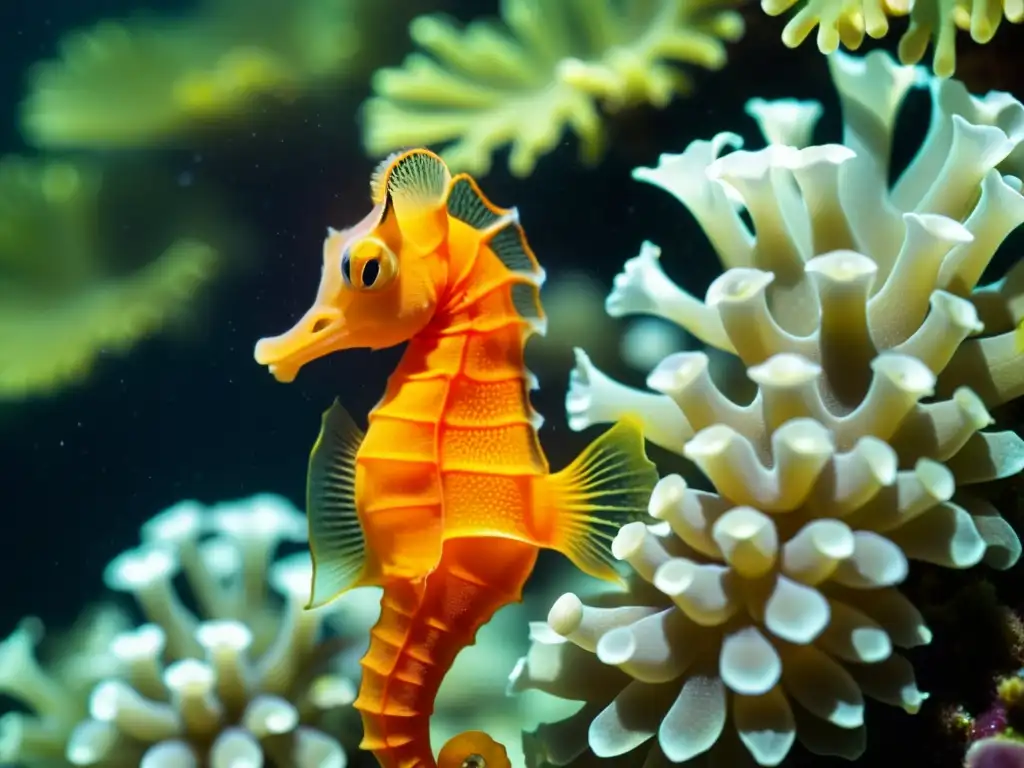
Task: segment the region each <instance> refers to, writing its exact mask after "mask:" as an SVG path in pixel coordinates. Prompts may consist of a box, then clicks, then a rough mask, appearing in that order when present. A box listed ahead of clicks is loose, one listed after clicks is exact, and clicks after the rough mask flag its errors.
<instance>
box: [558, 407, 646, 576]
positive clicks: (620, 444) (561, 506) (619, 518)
mask: <svg viewBox="0 0 1024 768" xmlns="http://www.w3.org/2000/svg"><path fill="white" fill-rule="evenodd" d="M657 481H658V473H657V471H656V470H655V467H654V464H653V463H652V462H651V461H650V460H649V459H648V458H647V454H646V453H645V452H644V439H643V434H642V433H641V431H640V427H639V425H638V424H637V423H636V422H635V421H632V420H624V421H620V422H619V423H618V424H616V425H615V426H613V427H612V428H611V429H609V430H608V431H607V432H605V433H604V434H603V435H601V436H600V437H598V438H597V439H596V440H594V442H592V443H591V444H590V445H589V446H587V448H585V449H584V451H583V452H582V453H581V454H580V455H579V456H578V457H576V460H575V461H573V462H572V463H571V464H570V465H569V466H567V467H566V468H565V469H563V470H561V471H560V472H556V473H554V474H552V475H549V476H548V477H547V478H545V480H544V483H545V486H546V487H545V488H544V497H543V506H544V507H546V510H545V509H542V510H539V514H541V515H552V516H553V517H552V518H551V519H553V524H552V525H551V526H550V531H551V540H550V541H548V542H541V543H542V544H543V545H544V546H548V547H551V548H552V549H557V550H558V551H559V552H562V553H563V554H564V555H566V556H567V557H568V558H569V559H570V560H572V562H573V564H574V565H576V567H577V568H579V569H580V570H581V571H583V572H584V573H587V574H589V575H591V576H595V577H597V578H599V579H605V580H607V581H621V578H622V577H621V576H620V575H619V573H618V571H617V570H616V569H615V558H614V557H613V556H612V553H611V542H612V540H613V539H614V538H615V534H616V533H617V532H618V530H619V528H621V527H622V526H623V525H625V524H626V523H628V522H631V521H634V520H642V519H646V516H647V506H648V502H649V501H650V496H651V491H652V490H653V489H654V485H655V483H657Z"/></svg>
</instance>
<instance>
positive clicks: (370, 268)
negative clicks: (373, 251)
mask: <svg viewBox="0 0 1024 768" xmlns="http://www.w3.org/2000/svg"><path fill="white" fill-rule="evenodd" d="M379 275H380V259H367V261H366V263H365V264H363V275H362V280H363V287H364V288H370V287H372V286H373V284H374V283H375V282H377V277H378V276H379Z"/></svg>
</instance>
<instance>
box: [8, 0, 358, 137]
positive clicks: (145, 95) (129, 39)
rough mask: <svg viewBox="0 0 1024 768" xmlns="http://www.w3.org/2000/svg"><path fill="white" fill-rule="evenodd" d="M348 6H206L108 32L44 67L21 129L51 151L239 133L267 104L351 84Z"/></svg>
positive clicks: (298, 1) (342, 0)
mask: <svg viewBox="0 0 1024 768" xmlns="http://www.w3.org/2000/svg"><path fill="white" fill-rule="evenodd" d="M357 10H358V4H357V3H355V2H353V1H352V0H295V1H294V2H287V3H281V2H277V1H276V0H257V1H256V2H242V1H241V0H207V2H205V3H204V4H203V5H202V6H201V8H200V9H199V10H198V11H197V12H196V13H195V14H193V15H192V16H189V17H183V18H173V19H162V20H158V19H154V18H133V19H129V20H125V21H113V20H107V21H101V22H99V23H98V24H96V25H95V26H94V27H93V28H91V29H87V30H77V31H74V32H71V33H69V34H68V35H67V36H66V37H65V38H64V39H63V40H62V41H61V46H60V56H59V58H57V59H55V60H51V61H44V62H41V63H39V64H37V65H36V66H35V67H34V68H33V69H32V71H31V74H30V77H29V95H28V97H27V99H26V100H25V102H24V104H23V106H22V128H23V132H24V134H25V136H26V138H27V139H28V140H29V141H30V142H31V143H32V144H34V145H36V146H40V147H46V148H69V147H74V148H110V147H138V146H154V145H159V144H165V143H168V142H172V141H175V140H178V139H180V138H182V137H183V136H186V135H188V134H190V133H191V132H192V131H193V130H194V129H196V128H199V127H203V126H210V125H213V124H217V123H223V122H232V121H234V120H236V119H238V118H239V117H240V116H242V115H245V114H247V113H249V111H250V106H251V103H252V101H253V100H254V99H255V98H257V97H261V96H271V97H275V98H278V99H285V100H289V99H293V98H295V97H297V96H301V95H302V94H304V93H308V92H310V91H311V90H313V89H315V88H317V87H322V86H323V85H324V84H325V83H327V82H331V81H334V80H336V79H337V78H339V77H341V76H343V75H344V73H345V71H346V70H347V68H348V67H349V66H350V65H351V63H352V61H353V59H354V57H355V56H356V54H357V52H358V50H359V44H360V40H361V38H360V35H359V33H358V26H357V20H358V15H357V13H356V11H357Z"/></svg>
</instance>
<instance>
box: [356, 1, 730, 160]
mask: <svg viewBox="0 0 1024 768" xmlns="http://www.w3.org/2000/svg"><path fill="white" fill-rule="evenodd" d="M733 4H734V3H733V2H731V0H713V1H712V2H693V0H636V1H635V2H632V3H628V4H627V3H624V2H620V1H619V0H563V2H546V0H505V1H504V2H503V3H502V11H501V15H502V18H503V20H504V23H500V22H497V21H491V20H479V21H473V22H471V23H470V24H468V25H467V26H466V27H465V29H459V28H458V26H457V25H456V23H455V22H454V21H452V20H451V19H448V18H445V17H442V16H437V15H430V16H421V17H419V18H417V19H415V20H414V21H413V23H412V25H411V26H410V34H411V36H412V39H413V40H414V41H415V42H416V44H417V45H419V47H420V48H421V49H422V50H423V53H413V54H411V55H410V56H409V57H408V58H407V59H406V61H405V63H404V64H403V66H402V67H401V68H395V69H384V70H381V71H379V72H378V73H377V74H376V75H375V76H374V79H373V87H374V91H375V94H376V95H375V96H374V97H373V98H371V99H370V100H369V101H368V102H367V103H366V105H365V118H366V121H365V126H366V127H365V132H364V140H365V144H366V149H367V151H368V152H369V153H370V154H372V155H384V154H386V153H388V152H390V151H392V150H394V149H397V148H400V147H404V146H408V145H414V144H429V145H435V144H441V145H447V146H446V147H445V148H444V150H443V151H442V155H443V156H444V158H445V161H446V162H447V163H448V164H449V165H450V166H451V167H453V168H455V169H458V170H467V171H471V172H474V173H478V174H479V173H485V172H486V171H487V170H488V169H489V168H490V164H491V153H492V152H494V151H495V150H496V149H498V148H499V147H501V146H502V145H505V144H510V145H511V156H510V158H509V168H510V170H511V171H512V173H514V174H515V175H517V176H525V175H527V174H529V173H530V172H531V170H532V169H533V167H534V165H535V164H536V162H537V158H538V157H540V156H541V155H543V154H544V153H546V152H548V151H549V150H551V148H552V147H554V146H555V144H556V143H557V142H558V141H559V140H560V138H561V136H562V134H563V132H564V130H565V129H566V128H568V129H570V130H571V131H572V132H573V133H575V134H576V136H577V137H578V138H579V141H580V143H581V151H582V155H583V157H584V159H585V160H591V161H593V160H595V159H596V158H597V157H598V156H599V155H600V153H601V149H602V131H601V117H600V114H599V111H598V106H597V104H598V103H600V105H601V106H602V107H603V108H604V109H605V110H607V111H616V110H619V109H622V108H625V107H628V106H631V105H634V104H638V103H645V102H646V103H649V104H653V105H654V106H656V107H663V106H665V105H666V104H668V103H669V101H670V100H671V99H672V97H673V96H674V95H676V94H678V93H687V92H689V91H690V90H691V88H692V86H693V82H692V80H691V78H690V77H689V76H688V75H687V74H686V72H685V71H684V70H683V69H681V68H679V67H678V66H677V65H679V64H690V65H693V64H695V65H698V66H702V67H705V68H707V69H719V68H721V67H722V66H724V65H725V62H726V49H725V45H724V44H723V41H734V40H737V39H739V37H740V36H741V35H742V33H743V21H742V18H741V17H740V16H739V14H737V13H736V12H734V11H729V10H723V9H724V8H725V7H726V6H729V5H733Z"/></svg>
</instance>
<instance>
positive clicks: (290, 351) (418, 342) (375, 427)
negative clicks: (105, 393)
mask: <svg viewBox="0 0 1024 768" xmlns="http://www.w3.org/2000/svg"><path fill="white" fill-rule="evenodd" d="M371 194H372V200H373V203H374V207H373V209H372V210H371V212H370V213H369V214H368V215H367V216H366V217H365V218H364V219H363V220H362V221H361V222H359V223H358V224H356V225H355V226H354V227H351V228H350V229H347V230H344V231H341V232H338V231H334V230H330V231H329V234H328V237H327V240H326V242H325V244H324V253H323V258H324V263H323V272H322V274H321V280H320V287H319V291H318V293H317V297H316V300H315V301H314V303H313V306H312V307H311V308H310V309H309V310H308V311H307V312H306V314H305V315H304V316H303V317H302V318H301V319H300V320H299V322H298V323H297V324H296V325H295V326H294V327H293V328H292V329H291V330H289V331H287V332H286V333H284V334H283V335H281V336H277V337H274V338H271V339H263V340H261V341H260V342H259V343H258V344H257V346H256V360H257V361H258V362H260V363H261V364H265V365H267V366H268V367H269V368H270V370H271V372H272V373H273V374H274V375H275V376H276V377H277V378H278V379H279V380H281V381H291V380H292V379H294V378H295V376H296V374H297V373H298V371H299V369H300V368H301V367H302V366H303V365H304V364H306V363H308V362H310V361H312V360H314V359H316V358H319V357H322V356H324V355H326V354H329V353H331V352H335V351H339V350H345V349H352V348H360V347H362V348H371V349H379V348H383V347H389V346H394V345H397V344H400V343H402V342H406V341H407V342H408V345H407V348H406V350H405V353H404V355H403V357H402V360H401V362H400V363H399V364H398V366H397V368H396V369H395V371H394V373H393V374H392V375H391V377H390V379H389V380H388V383H387V386H386V388H385V392H384V396H383V398H382V399H381V401H380V403H378V405H377V406H376V407H375V408H374V409H373V410H372V411H371V413H370V415H369V419H368V421H369V427H368V429H367V431H366V432H365V434H364V433H363V432H362V430H360V429H359V427H357V426H356V424H355V422H354V421H353V420H352V419H351V417H349V416H348V414H347V413H346V412H345V411H344V409H343V408H342V407H341V406H340V405H339V404H338V403H335V404H334V406H332V407H331V408H330V409H329V410H328V411H327V412H326V413H325V414H324V420H323V425H322V429H321V432H320V436H319V438H318V440H317V442H316V444H315V446H314V448H313V451H312V454H311V456H310V465H309V478H308V498H307V514H308V517H309V526H310V547H311V550H312V553H313V559H314V564H315V573H314V579H313V586H312V595H311V598H310V605H311V606H316V605H322V604H324V603H326V602H328V601H330V600H332V599H334V598H335V597H337V596H338V595H340V594H341V593H343V592H345V591H347V590H348V589H351V588H353V587H358V586H365V585H377V586H382V587H383V588H384V593H383V596H382V598H381V617H380V620H379V621H378V623H377V624H376V626H375V627H374V628H373V630H372V632H371V643H370V648H369V650H368V651H367V654H366V656H364V658H363V660H362V662H361V663H362V666H363V681H362V685H361V688H360V693H359V698H358V699H357V700H356V703H355V706H356V707H357V708H358V709H360V710H361V712H362V714H363V725H364V739H363V746H364V748H367V749H370V750H372V751H373V752H374V754H375V755H376V756H377V758H378V760H379V761H380V763H381V765H382V766H385V768H392V767H394V768H412V766H433V765H434V758H433V753H432V751H431V749H430V743H429V731H428V726H429V717H430V714H431V712H432V710H433V699H434V696H435V694H436V692H437V689H438V688H439V686H440V683H441V680H442V679H443V677H444V674H445V673H446V672H447V670H448V668H449V667H450V666H451V663H452V662H453V661H454V658H455V655H456V654H457V653H458V651H459V650H461V649H462V648H463V647H465V646H466V645H468V644H470V643H472V642H473V640H474V637H475V635H476V631H477V629H478V628H479V627H480V626H482V625H483V624H484V623H486V622H487V621H489V620H490V618H491V616H492V615H493V614H494V612H495V611H496V610H497V609H498V608H500V607H502V606H503V605H505V604H507V603H509V602H513V601H518V600H520V599H521V597H522V588H523V585H524V584H525V582H526V580H527V578H528V577H529V575H530V573H531V571H532V570H533V566H534V563H535V562H536V558H537V554H538V552H539V550H540V549H541V548H551V549H557V550H559V551H561V552H563V553H565V554H566V555H567V556H568V557H569V558H570V559H571V560H572V561H573V562H574V563H575V564H576V565H577V566H578V567H579V568H580V569H581V570H583V571H585V572H587V573H589V574H591V575H594V576H597V577H599V578H604V579H610V580H615V579H618V578H619V577H618V573H617V572H616V570H615V568H614V567H613V558H612V557H611V554H610V553H609V551H608V547H609V545H610V542H611V540H612V538H613V537H614V534H615V532H616V530H617V529H618V528H619V526H621V525H622V524H623V523H624V522H626V521H629V520H632V519H637V518H639V517H642V516H644V515H645V513H646V509H647V501H648V497H649V495H650V491H651V488H652V487H653V485H654V483H655V481H656V479H657V477H656V473H655V470H654V466H653V464H651V462H650V461H649V460H648V459H647V457H646V455H645V454H644V446H643V438H642V436H641V434H640V432H639V430H638V428H637V427H636V426H635V425H634V424H632V423H630V422H622V423H620V424H618V425H616V426H615V427H613V428H612V429H610V430H609V431H608V432H606V433H604V434H603V435H602V436H600V437H599V438H598V439H597V440H596V441H595V442H594V443H593V444H591V445H590V446H589V447H588V448H587V449H586V450H585V451H584V452H583V454H581V455H580V456H579V457H578V458H577V459H576V461H574V462H573V463H572V464H570V465H569V466H568V467H566V468H565V469H563V470H562V471H560V472H556V473H551V472H550V470H549V467H548V463H547V460H546V458H545V456H544V453H543V451H542V449H541V446H540V443H539V440H538V438H537V429H538V427H539V425H540V417H539V416H538V415H537V414H536V413H535V412H534V411H533V409H532V407H531V405H530V401H529V390H530V388H531V386H532V385H533V377H532V375H531V374H530V373H529V371H527V370H526V367H525V365H524V363H523V347H524V345H525V342H526V340H527V338H528V337H529V336H530V335H531V334H532V333H537V332H543V329H544V322H545V318H544V313H543V310H542V309H541V306H540V300H539V289H540V285H541V283H542V282H543V270H542V269H541V268H540V266H539V265H538V263H537V260H536V258H535V257H534V255H533V252H532V251H531V250H530V247H529V245H528V244H527V241H526V237H525V234H524V232H523V230H522V228H521V227H520V225H519V219H518V214H517V212H516V211H515V209H502V208H498V207H497V206H495V205H493V204H492V203H491V202H490V201H488V200H487V198H485V197H484V196H483V194H482V193H481V192H480V190H479V188H478V187H477V185H476V183H475V181H474V180H473V179H472V178H471V177H469V176H468V175H466V174H460V175H457V176H454V177H452V176H451V175H450V173H449V172H448V169H447V167H446V166H445V164H444V163H443V161H441V160H440V158H438V157H437V156H436V155H435V154H433V153H431V152H429V151H427V150H423V149H417V150H410V151H408V152H403V153H400V154H398V155H396V156H393V157H391V158H388V159H387V160H386V161H384V163H382V164H381V166H379V168H378V170H377V172H376V173H375V174H374V177H373V180H372V182H371ZM440 758H441V764H442V765H443V766H445V767H446V768H447V766H448V765H451V766H453V768H459V767H460V766H461V765H462V761H468V763H467V764H472V765H473V766H477V767H478V768H479V767H481V766H486V768H504V766H507V764H508V758H507V756H506V755H505V751H504V748H503V747H501V745H498V744H496V743H495V742H493V741H492V740H490V739H489V738H488V737H487V736H486V734H482V733H479V732H468V733H465V734H462V735H460V736H457V737H455V738H454V739H452V740H451V741H449V743H448V744H446V745H445V748H444V749H442V750H441V755H440ZM470 758H472V759H470Z"/></svg>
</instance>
